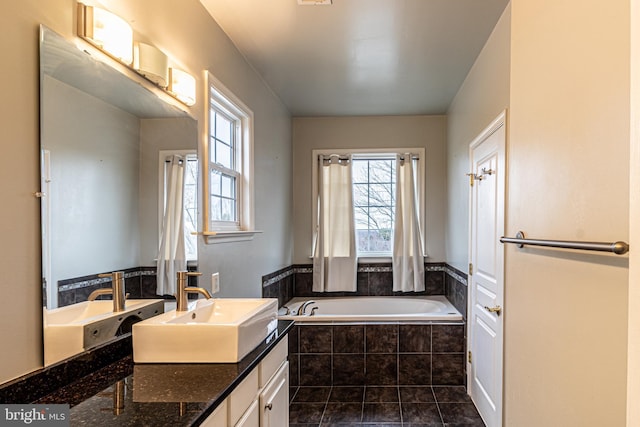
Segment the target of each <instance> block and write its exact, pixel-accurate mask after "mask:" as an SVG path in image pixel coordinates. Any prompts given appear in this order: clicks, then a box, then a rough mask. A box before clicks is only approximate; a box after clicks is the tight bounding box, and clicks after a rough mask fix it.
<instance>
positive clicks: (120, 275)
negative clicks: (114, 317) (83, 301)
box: [87, 271, 125, 313]
mask: <svg viewBox="0 0 640 427" xmlns="http://www.w3.org/2000/svg"><path fill="white" fill-rule="evenodd" d="M98 277H111V288H102V289H96V290H95V291H93V292H91V294H90V295H89V298H87V300H89V301H93V300H95V299H96V298H98V297H99V296H100V295H113V312H114V313H117V312H119V311H124V300H125V294H124V272H123V271H114V272H113V273H107V274H99V275H98Z"/></svg>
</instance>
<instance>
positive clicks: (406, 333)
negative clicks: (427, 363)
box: [399, 324, 437, 353]
mask: <svg viewBox="0 0 640 427" xmlns="http://www.w3.org/2000/svg"><path fill="white" fill-rule="evenodd" d="M434 326H437V325H434ZM431 328H432V326H431V325H403V324H400V325H399V336H400V339H399V344H400V345H399V351H400V353H429V352H431V331H432V329H431Z"/></svg>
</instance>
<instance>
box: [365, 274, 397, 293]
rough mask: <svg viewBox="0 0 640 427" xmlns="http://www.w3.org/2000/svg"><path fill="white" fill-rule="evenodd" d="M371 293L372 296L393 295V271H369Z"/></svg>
mask: <svg viewBox="0 0 640 427" xmlns="http://www.w3.org/2000/svg"><path fill="white" fill-rule="evenodd" d="M369 295H370V296H391V295H393V273H391V272H379V273H369Z"/></svg>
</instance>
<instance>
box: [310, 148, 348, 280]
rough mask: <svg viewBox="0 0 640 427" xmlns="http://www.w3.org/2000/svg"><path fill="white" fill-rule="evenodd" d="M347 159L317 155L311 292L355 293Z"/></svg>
mask: <svg viewBox="0 0 640 427" xmlns="http://www.w3.org/2000/svg"><path fill="white" fill-rule="evenodd" d="M351 163H352V162H351V156H348V157H347V156H345V157H340V158H338V157H337V156H322V155H321V156H319V159H318V212H317V214H316V215H317V222H316V226H317V228H316V236H315V247H314V254H313V291H314V292H345V291H346V292H355V291H356V273H357V258H356V239H355V226H354V218H353V189H352V178H351V175H352V172H351V169H352V167H351Z"/></svg>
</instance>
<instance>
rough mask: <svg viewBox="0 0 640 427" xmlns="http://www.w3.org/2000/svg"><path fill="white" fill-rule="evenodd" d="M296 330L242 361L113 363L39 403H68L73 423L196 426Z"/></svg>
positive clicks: (287, 325) (281, 326)
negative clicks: (280, 342) (214, 362)
mask: <svg viewBox="0 0 640 427" xmlns="http://www.w3.org/2000/svg"><path fill="white" fill-rule="evenodd" d="M292 327H293V322H291V321H279V322H278V329H277V330H276V331H274V333H273V334H271V335H270V336H269V337H268V338H267V339H266V340H265V341H264V342H263V343H262V344H260V345H259V346H258V347H256V348H255V349H254V350H253V351H252V352H251V353H249V354H248V355H247V356H246V357H245V358H244V359H242V360H241V361H240V362H238V363H216V364H148V365H140V364H138V365H134V364H133V360H132V358H131V357H127V358H125V359H123V360H121V361H119V362H116V363H114V364H113V365H109V366H107V367H106V368H104V369H101V370H99V371H98V372H96V373H94V374H91V375H89V376H88V377H85V378H83V379H82V380H80V381H77V382H75V383H73V384H71V385H69V386H67V387H64V388H63V389H61V390H59V391H58V392H56V393H53V394H51V395H49V396H47V397H45V398H43V399H41V400H40V401H39V402H38V403H70V404H71V405H72V408H71V414H70V417H71V425H80V424H82V425H110V426H111V425H113V426H118V425H121V426H130V425H172V426H188V425H192V424H196V425H198V424H199V423H200V422H202V421H203V420H204V419H205V418H206V417H207V416H208V415H209V414H210V413H211V412H212V411H213V409H214V408H215V407H216V406H218V405H219V404H220V403H221V402H222V401H223V400H224V399H225V398H226V397H227V396H228V395H229V393H231V391H232V390H233V389H234V388H235V387H236V386H237V385H238V384H239V383H240V382H241V381H242V380H243V379H244V378H245V376H246V375H247V374H249V372H251V370H252V369H254V368H255V367H256V366H258V363H259V362H260V361H261V360H262V359H263V358H264V357H265V356H266V355H267V354H268V353H269V352H270V351H271V350H272V349H273V348H274V346H275V344H276V343H278V342H279V341H280V340H281V339H282V338H283V337H284V336H285V335H286V334H287V333H288V332H289V330H290V329H291V328H292Z"/></svg>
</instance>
